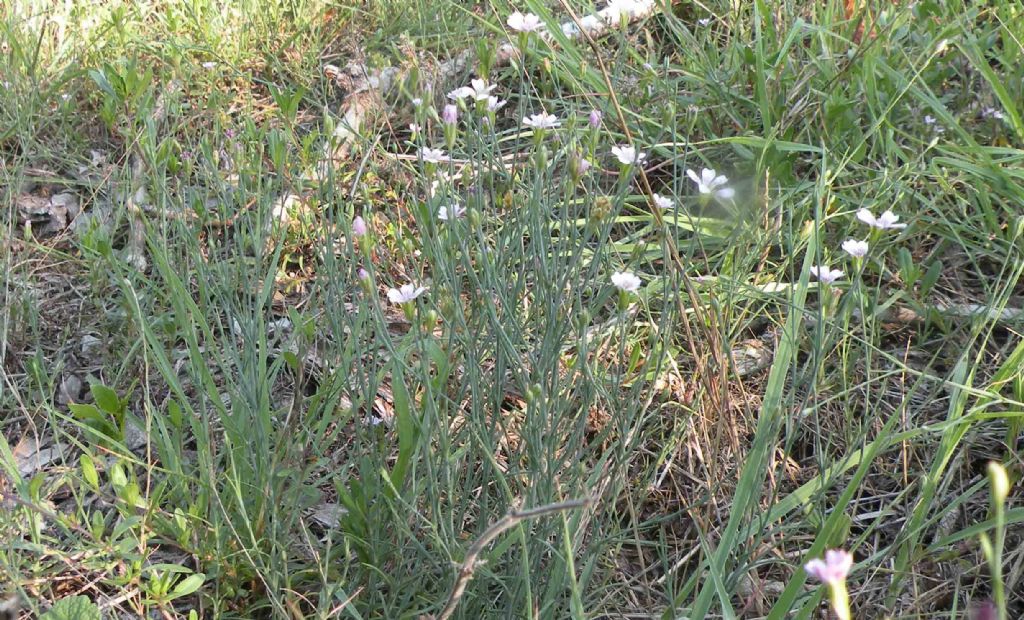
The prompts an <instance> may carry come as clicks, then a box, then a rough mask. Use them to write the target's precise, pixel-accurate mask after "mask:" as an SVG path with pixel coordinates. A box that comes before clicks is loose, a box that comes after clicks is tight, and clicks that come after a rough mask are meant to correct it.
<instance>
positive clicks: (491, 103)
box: [487, 95, 508, 112]
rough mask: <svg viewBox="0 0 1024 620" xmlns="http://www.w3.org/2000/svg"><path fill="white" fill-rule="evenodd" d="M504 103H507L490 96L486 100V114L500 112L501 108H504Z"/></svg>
mask: <svg viewBox="0 0 1024 620" xmlns="http://www.w3.org/2000/svg"><path fill="white" fill-rule="evenodd" d="M506 103H508V102H507V101H505V100H504V99H498V98H497V97H495V96H493V95H492V96H490V97H488V98H487V111H488V112H497V111H498V110H500V109H502V108H503V107H505V104H506Z"/></svg>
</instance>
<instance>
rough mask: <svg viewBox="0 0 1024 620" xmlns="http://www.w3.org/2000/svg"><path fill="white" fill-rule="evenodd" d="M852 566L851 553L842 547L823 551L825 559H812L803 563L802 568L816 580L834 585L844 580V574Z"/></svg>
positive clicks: (846, 573) (848, 572)
mask: <svg viewBox="0 0 1024 620" xmlns="http://www.w3.org/2000/svg"><path fill="white" fill-rule="evenodd" d="M851 568H853V555H852V554H850V552H849V551H844V550H843V549H830V550H828V551H826V552H825V559H824V560H819V559H814V560H811V561H809V562H807V563H806V564H804V570H805V571H807V574H808V575H810V576H811V577H814V578H815V579H817V580H818V581H820V582H822V583H825V584H828V585H835V584H839V583H843V582H844V581H846V576H847V575H848V574H850V569H851Z"/></svg>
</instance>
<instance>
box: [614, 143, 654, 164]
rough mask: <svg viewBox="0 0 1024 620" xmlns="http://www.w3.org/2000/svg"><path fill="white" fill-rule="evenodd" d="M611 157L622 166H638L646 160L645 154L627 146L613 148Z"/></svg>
mask: <svg viewBox="0 0 1024 620" xmlns="http://www.w3.org/2000/svg"><path fill="white" fill-rule="evenodd" d="M612 155H614V156H615V158H616V159H618V160H619V163H620V164H622V165H623V166H631V165H633V164H640V163H643V161H644V160H645V159H647V153H643V152H640V151H638V150H636V148H634V147H632V146H627V145H621V146H613V147H612Z"/></svg>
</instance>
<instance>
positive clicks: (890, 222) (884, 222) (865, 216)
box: [857, 209, 907, 230]
mask: <svg viewBox="0 0 1024 620" xmlns="http://www.w3.org/2000/svg"><path fill="white" fill-rule="evenodd" d="M857 219H858V220H860V221H862V222H864V223H865V224H867V225H868V226H870V227H872V228H877V229H879V230H890V229H892V230H899V229H901V228H906V227H907V225H906V224H898V223H897V222H899V221H900V216H898V215H896V214H895V213H893V212H892V211H890V210H886V211H885V212H884V213H882V214H881V215H879V216H878V217H875V215H874V213H872V212H871V211H868V210H867V209H861V210H859V211H857Z"/></svg>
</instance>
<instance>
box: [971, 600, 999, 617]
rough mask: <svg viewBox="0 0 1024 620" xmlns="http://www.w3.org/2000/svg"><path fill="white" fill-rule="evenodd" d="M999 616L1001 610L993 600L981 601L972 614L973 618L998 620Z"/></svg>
mask: <svg viewBox="0 0 1024 620" xmlns="http://www.w3.org/2000/svg"><path fill="white" fill-rule="evenodd" d="M998 617H999V611H998V610H997V609H996V606H995V603H993V602H992V601H985V602H983V603H981V604H980V605H978V606H977V607H975V608H974V613H972V614H971V618H972V620H996V619H997V618H998Z"/></svg>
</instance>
